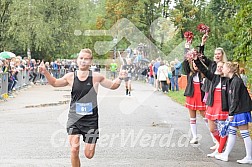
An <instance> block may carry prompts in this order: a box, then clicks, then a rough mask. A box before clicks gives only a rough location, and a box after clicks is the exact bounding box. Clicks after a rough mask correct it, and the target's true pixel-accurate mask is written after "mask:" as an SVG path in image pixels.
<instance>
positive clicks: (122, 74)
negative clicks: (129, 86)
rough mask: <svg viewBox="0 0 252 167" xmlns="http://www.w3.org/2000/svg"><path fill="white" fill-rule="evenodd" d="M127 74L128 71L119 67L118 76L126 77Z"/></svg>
mask: <svg viewBox="0 0 252 167" xmlns="http://www.w3.org/2000/svg"><path fill="white" fill-rule="evenodd" d="M127 76H128V72H127V71H126V70H122V69H120V71H119V78H123V79H124V78H126V77H127Z"/></svg>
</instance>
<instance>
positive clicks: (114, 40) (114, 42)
mask: <svg viewBox="0 0 252 167" xmlns="http://www.w3.org/2000/svg"><path fill="white" fill-rule="evenodd" d="M113 44H114V45H115V46H114V55H113V59H116V44H117V37H115V38H114V39H113Z"/></svg>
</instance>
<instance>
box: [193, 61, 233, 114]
mask: <svg viewBox="0 0 252 167" xmlns="http://www.w3.org/2000/svg"><path fill="white" fill-rule="evenodd" d="M194 62H195V64H196V65H197V67H198V68H199V70H200V71H201V72H202V73H203V74H204V75H205V77H206V78H207V79H208V80H209V81H210V85H209V94H208V97H207V101H206V104H207V105H208V106H213V102H214V90H215V88H216V86H217V85H218V84H219V83H220V80H221V107H222V111H227V112H228V109H229V108H228V93H227V90H228V87H229V78H227V77H221V76H220V75H216V74H214V73H213V72H211V70H208V69H207V68H206V67H205V66H204V65H203V64H202V62H201V61H200V60H199V59H197V60H195V61H194Z"/></svg>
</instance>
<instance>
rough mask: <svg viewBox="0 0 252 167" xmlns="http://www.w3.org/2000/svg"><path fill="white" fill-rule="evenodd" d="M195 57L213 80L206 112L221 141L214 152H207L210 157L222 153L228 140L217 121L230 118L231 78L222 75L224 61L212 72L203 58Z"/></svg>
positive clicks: (211, 128) (217, 137) (203, 71)
mask: <svg viewBox="0 0 252 167" xmlns="http://www.w3.org/2000/svg"><path fill="white" fill-rule="evenodd" d="M194 59H195V60H194V62H195V64H196V65H197V67H198V68H199V70H200V71H201V72H202V73H203V74H204V75H205V77H206V78H207V79H208V80H209V81H211V83H210V89H209V95H208V98H207V101H206V105H207V110H206V113H205V118H206V119H208V125H209V130H210V132H211V133H212V135H213V136H214V138H215V139H216V141H217V142H218V143H219V145H218V147H217V148H216V150H215V151H214V152H213V153H211V154H207V156H208V157H214V156H215V155H216V154H218V153H222V151H223V148H224V146H225V144H226V141H227V136H226V137H221V136H220V135H219V131H218V130H217V126H216V123H218V122H219V123H220V122H221V121H225V120H226V119H227V118H228V98H227V93H226V89H227V86H228V81H229V79H228V78H227V77H223V76H222V67H223V62H218V63H217V68H216V71H215V73H212V72H211V71H210V70H207V68H206V67H205V66H204V65H203V64H202V61H201V60H199V59H198V58H197V57H195V58H194Z"/></svg>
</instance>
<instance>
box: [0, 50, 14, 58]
mask: <svg viewBox="0 0 252 167" xmlns="http://www.w3.org/2000/svg"><path fill="white" fill-rule="evenodd" d="M0 57H1V58H5V59H11V58H13V57H16V55H15V54H14V53H12V52H1V53H0Z"/></svg>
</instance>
